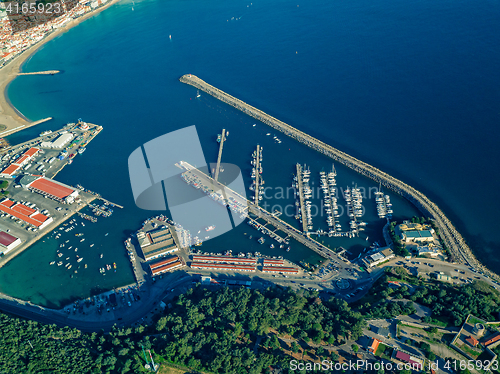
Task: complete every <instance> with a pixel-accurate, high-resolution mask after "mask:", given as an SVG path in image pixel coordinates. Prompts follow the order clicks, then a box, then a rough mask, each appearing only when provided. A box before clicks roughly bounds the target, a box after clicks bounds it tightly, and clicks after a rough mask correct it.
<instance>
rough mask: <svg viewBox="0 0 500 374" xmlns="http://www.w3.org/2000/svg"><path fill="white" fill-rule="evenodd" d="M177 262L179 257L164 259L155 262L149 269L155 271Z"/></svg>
mask: <svg viewBox="0 0 500 374" xmlns="http://www.w3.org/2000/svg"><path fill="white" fill-rule="evenodd" d="M177 260H179V257H178V256H174V257H170V258H166V259H164V260H162V261H158V262H155V263H154V264H150V265H149V267H150V268H151V270H153V269H155V268H157V267H160V266H163V265H167V264H170V263H172V262H174V261H177Z"/></svg>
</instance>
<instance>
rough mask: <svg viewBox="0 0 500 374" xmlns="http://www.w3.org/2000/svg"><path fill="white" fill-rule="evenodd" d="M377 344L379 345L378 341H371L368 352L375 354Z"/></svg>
mask: <svg viewBox="0 0 500 374" xmlns="http://www.w3.org/2000/svg"><path fill="white" fill-rule="evenodd" d="M379 344H380V341H379V340H377V339H373V342H372V345H371V346H370V351H371V352H373V353H375V352H376V351H377V349H378V346H379Z"/></svg>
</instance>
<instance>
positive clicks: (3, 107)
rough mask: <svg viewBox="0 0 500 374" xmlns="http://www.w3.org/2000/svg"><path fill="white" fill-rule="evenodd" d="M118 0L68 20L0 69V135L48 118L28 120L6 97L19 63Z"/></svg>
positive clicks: (117, 0)
mask: <svg viewBox="0 0 500 374" xmlns="http://www.w3.org/2000/svg"><path fill="white" fill-rule="evenodd" d="M119 1H120V0H112V1H110V2H109V3H108V4H106V5H105V6H103V7H100V8H98V9H96V10H94V11H92V12H89V13H87V14H86V15H84V16H82V17H80V18H77V19H76V20H73V21H71V22H68V23H67V24H66V25H65V26H64V27H61V28H60V29H58V30H57V31H55V32H53V33H52V34H50V35H49V36H47V37H46V38H44V39H43V40H41V41H40V42H38V43H37V44H35V45H33V46H31V47H30V48H28V49H27V50H26V51H24V52H23V53H21V54H20V55H18V56H17V57H15V58H14V59H13V60H12V61H11V62H10V63H8V64H7V65H6V66H4V67H3V68H1V69H0V137H4V136H8V135H11V134H13V133H15V132H18V131H21V130H24V129H26V128H28V127H30V126H34V125H37V124H39V123H41V122H44V121H45V120H48V119H41V120H37V121H35V122H31V121H29V120H28V119H27V118H25V117H24V116H23V115H22V114H21V113H19V112H18V111H17V110H16V109H15V108H14V107H13V106H12V105H11V103H10V102H9V100H8V98H7V92H6V91H7V86H8V85H9V83H10V82H11V81H12V80H13V79H14V78H16V77H17V74H18V73H19V72H20V68H21V65H22V64H23V63H24V62H25V61H26V60H27V59H28V58H29V57H30V56H31V55H33V54H34V53H35V52H36V51H37V50H38V48H40V47H41V46H43V45H44V44H45V43H47V42H48V41H50V40H52V39H54V38H55V37H57V36H59V35H61V34H62V33H64V32H66V31H68V30H69V29H71V28H72V27H75V26H76V25H78V24H80V23H81V22H83V21H85V20H86V19H88V18H90V17H93V16H94V15H96V14H97V13H99V12H102V11H103V10H104V9H106V8H108V7H110V6H111V5H113V4H116V3H117V2H119ZM2 125H3V126H2Z"/></svg>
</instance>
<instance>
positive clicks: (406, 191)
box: [179, 74, 496, 278]
mask: <svg viewBox="0 0 500 374" xmlns="http://www.w3.org/2000/svg"><path fill="white" fill-rule="evenodd" d="M179 80H180V81H181V82H182V83H186V84H189V85H191V86H193V87H195V88H197V89H199V90H201V91H204V92H206V93H207V94H209V95H212V96H213V97H215V98H216V99H218V100H220V101H222V102H225V103H226V104H228V105H231V106H233V107H234V108H236V109H238V110H240V111H242V112H243V113H245V114H247V115H249V116H251V117H253V118H255V119H257V120H259V121H261V122H263V123H265V124H267V125H269V126H270V127H272V128H274V129H275V130H278V131H280V132H282V133H284V134H285V135H287V136H289V137H291V138H293V139H295V140H297V141H299V142H301V143H304V144H305V145H307V146H308V147H310V148H312V149H314V150H316V151H318V152H320V153H322V154H324V155H326V156H328V157H330V158H331V159H333V160H334V161H337V162H339V163H341V164H343V165H345V166H347V167H349V168H351V169H353V170H354V171H356V172H358V173H359V174H361V175H364V176H366V177H368V178H370V179H372V180H374V181H375V182H377V183H380V184H381V185H384V186H385V187H387V188H389V189H391V190H393V191H394V192H396V193H398V194H400V195H402V196H403V197H405V198H406V199H408V201H410V202H411V203H413V204H414V205H415V206H416V207H417V209H419V210H420V212H421V213H422V214H424V215H426V216H430V217H432V218H433V219H434V220H435V222H436V225H437V227H438V228H439V232H440V237H441V239H442V240H443V243H444V244H445V245H446V247H447V248H448V249H449V250H450V251H451V253H452V256H453V257H454V260H455V261H459V262H461V263H465V264H469V265H471V266H476V267H478V266H480V264H479V263H478V262H477V260H476V259H475V257H474V255H473V254H472V252H471V250H470V248H469V246H468V245H467V244H466V242H465V241H464V239H463V237H462V235H461V234H460V233H459V232H458V231H457V229H456V228H455V226H454V225H453V224H452V223H451V221H450V220H449V219H448V218H447V217H446V216H445V214H444V213H443V212H442V211H441V209H439V207H438V206H437V205H436V204H435V203H433V202H432V201H430V199H429V198H428V197H427V196H425V195H424V194H423V193H421V192H420V191H417V190H416V189H415V188H413V187H411V186H409V185H407V184H406V183H404V182H402V181H400V180H398V179H396V178H394V177H392V176H390V175H389V174H387V173H384V172H382V171H381V170H379V169H377V168H375V167H373V166H371V165H369V164H367V163H365V162H363V161H360V160H358V159H356V158H355V157H353V156H350V155H348V154H346V153H344V152H342V151H339V150H338V149H336V148H334V147H332V146H330V145H328V144H326V143H324V142H322V141H320V140H318V139H316V138H314V137H312V136H310V135H308V134H306V133H304V132H302V131H300V130H298V129H296V128H294V127H292V126H290V125H288V124H286V123H284V122H282V121H280V120H278V119H276V118H274V117H272V116H270V115H268V114H266V113H264V112H263V111H261V110H259V109H257V108H255V107H253V106H251V105H248V104H247V103H245V102H243V101H241V100H239V99H237V98H235V97H233V96H231V95H229V94H227V93H226V92H224V91H221V90H219V89H218V88H216V87H214V86H212V85H210V84H208V83H206V82H205V81H203V80H201V79H200V78H198V77H196V76H195V75H192V74H185V75H183V76H182V77H180V78H179ZM482 269H483V270H485V271H487V270H486V269H484V268H483V267H482ZM489 274H490V276H494V277H495V278H496V276H495V274H494V273H491V272H489Z"/></svg>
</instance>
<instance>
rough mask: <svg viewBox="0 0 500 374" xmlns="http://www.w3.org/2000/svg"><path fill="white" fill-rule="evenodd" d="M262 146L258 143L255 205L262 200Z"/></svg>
mask: <svg viewBox="0 0 500 374" xmlns="http://www.w3.org/2000/svg"><path fill="white" fill-rule="evenodd" d="M261 168H262V165H261V147H260V145H258V144H257V150H256V156H255V199H254V202H255V205H257V206H258V205H259V200H260V183H259V182H260V172H261Z"/></svg>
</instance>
